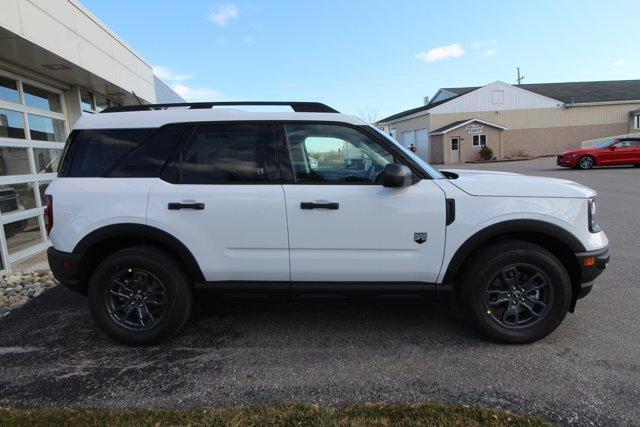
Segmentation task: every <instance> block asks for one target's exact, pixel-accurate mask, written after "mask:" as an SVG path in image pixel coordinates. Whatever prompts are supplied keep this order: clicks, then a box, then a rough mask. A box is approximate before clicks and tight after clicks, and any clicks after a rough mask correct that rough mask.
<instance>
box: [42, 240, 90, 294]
mask: <svg viewBox="0 0 640 427" xmlns="http://www.w3.org/2000/svg"><path fill="white" fill-rule="evenodd" d="M80 258H82V255H80V254H74V253H69V252H62V251H59V250H57V249H55V248H54V247H53V246H51V247H49V249H47V259H48V260H49V268H50V269H51V273H53V277H55V278H56V280H58V282H60V283H61V284H63V285H64V286H66V287H67V288H69V289H71V290H72V291H75V292H78V293H80V294H84V293H85V287H84V286H83V284H81V283H80V277H79V276H80V274H79V271H80Z"/></svg>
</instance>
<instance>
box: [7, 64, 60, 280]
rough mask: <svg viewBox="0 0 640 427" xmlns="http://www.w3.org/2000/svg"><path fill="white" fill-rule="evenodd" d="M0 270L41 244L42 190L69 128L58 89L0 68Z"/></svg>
mask: <svg viewBox="0 0 640 427" xmlns="http://www.w3.org/2000/svg"><path fill="white" fill-rule="evenodd" d="M0 103H1V104H2V106H1V108H0V241H2V242H1V244H0V259H1V264H0V270H6V269H8V268H9V267H10V265H11V263H12V262H15V261H18V260H20V259H22V258H24V257H27V256H29V255H32V254H34V253H37V252H38V251H41V250H43V249H45V248H46V247H47V245H48V241H47V240H48V239H47V236H46V232H45V229H44V224H45V222H44V207H45V203H44V190H45V189H46V186H47V185H48V183H49V182H50V181H51V180H52V179H53V178H55V176H56V172H57V165H58V160H59V157H60V154H61V153H62V149H63V148H64V141H65V139H66V136H67V133H68V131H69V129H68V122H67V116H66V111H65V103H64V94H63V93H62V91H60V90H57V89H55V88H52V87H48V86H46V85H43V84H41V83H39V82H34V81H30V80H28V79H24V78H22V77H20V76H18V75H15V74H13V73H10V72H8V71H4V70H0Z"/></svg>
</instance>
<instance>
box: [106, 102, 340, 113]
mask: <svg viewBox="0 0 640 427" xmlns="http://www.w3.org/2000/svg"><path fill="white" fill-rule="evenodd" d="M236 105H239V106H242V105H246V106H259V105H264V106H278V105H284V106H289V107H291V109H292V110H293V111H294V112H296V113H337V112H338V111H337V110H334V109H333V108H331V107H329V106H328V105H325V104H322V103H320V102H284V101H275V102H269V101H247V102H244V101H225V102H183V103H180V102H178V103H170V104H143V105H123V106H120V107H108V108H105V109H104V110H102V111H101V112H102V113H123V112H129V111H151V110H166V109H168V108H178V107H186V108H188V109H190V110H194V109H205V110H206V109H211V108H213V107H230V106H236Z"/></svg>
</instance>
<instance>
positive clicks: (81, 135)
mask: <svg viewBox="0 0 640 427" xmlns="http://www.w3.org/2000/svg"><path fill="white" fill-rule="evenodd" d="M155 130H156V129H91V130H82V131H80V132H78V133H75V134H73V135H71V136H70V138H69V142H68V146H67V148H66V150H65V156H64V157H65V158H64V161H63V165H62V167H61V168H60V174H59V176H63V177H102V176H106V175H107V173H108V172H110V171H111V170H113V169H115V168H116V167H117V165H118V163H119V162H120V161H121V160H122V159H124V158H125V157H126V156H127V155H128V154H129V153H131V152H132V151H133V150H134V149H135V148H137V147H138V145H140V143H141V142H142V141H144V140H145V139H146V138H147V137H148V136H149V135H151V133H153V132H154V131H155Z"/></svg>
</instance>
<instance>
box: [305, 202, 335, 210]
mask: <svg viewBox="0 0 640 427" xmlns="http://www.w3.org/2000/svg"><path fill="white" fill-rule="evenodd" d="M339 208H340V204H339V203H332V202H328V203H314V202H301V203H300V209H329V210H336V209H339Z"/></svg>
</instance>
